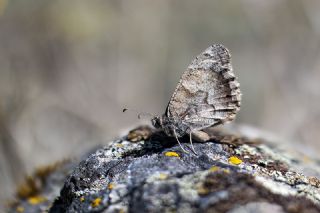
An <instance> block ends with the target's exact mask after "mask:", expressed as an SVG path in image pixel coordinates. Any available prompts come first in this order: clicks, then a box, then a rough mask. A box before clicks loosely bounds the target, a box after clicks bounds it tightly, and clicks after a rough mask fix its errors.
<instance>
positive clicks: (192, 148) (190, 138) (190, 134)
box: [189, 131, 198, 155]
mask: <svg viewBox="0 0 320 213" xmlns="http://www.w3.org/2000/svg"><path fill="white" fill-rule="evenodd" d="M189 140H190V145H191V150H192V152H193V153H194V154H195V155H198V154H197V152H196V150H195V149H194V146H193V143H192V131H190V133H189Z"/></svg>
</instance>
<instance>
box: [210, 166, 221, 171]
mask: <svg viewBox="0 0 320 213" xmlns="http://www.w3.org/2000/svg"><path fill="white" fill-rule="evenodd" d="M219 169H220V167H219V166H212V167H211V168H210V169H209V171H210V172H216V171H218V170H219Z"/></svg>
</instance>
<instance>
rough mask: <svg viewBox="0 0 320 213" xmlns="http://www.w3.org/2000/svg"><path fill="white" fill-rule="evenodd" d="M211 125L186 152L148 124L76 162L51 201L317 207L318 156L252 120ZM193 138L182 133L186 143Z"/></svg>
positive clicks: (87, 205) (85, 205)
mask: <svg viewBox="0 0 320 213" xmlns="http://www.w3.org/2000/svg"><path fill="white" fill-rule="evenodd" d="M207 133H208V134H209V135H210V137H211V140H210V141H209V142H206V143H194V147H195V150H196V152H197V155H195V154H192V152H190V153H184V152H182V151H181V148H180V147H179V146H178V145H177V144H176V141H175V139H174V138H170V137H167V136H165V135H164V134H163V133H159V132H158V133H153V132H152V131H151V129H149V128H148V127H140V128H138V129H136V130H133V131H131V132H130V133H129V134H128V135H127V136H125V137H123V138H122V139H119V140H115V141H113V142H111V143H110V144H109V145H107V146H106V147H104V148H101V149H98V150H96V151H95V152H94V153H93V154H91V155H90V156H89V157H88V158H86V159H84V160H83V161H82V162H81V163H80V164H78V166H76V167H75V168H74V169H73V171H72V172H71V174H70V175H68V176H67V177H66V179H65V182H64V185H63V187H62V189H61V192H60V196H57V197H56V198H55V199H51V198H50V199H49V198H48V199H47V201H50V202H49V203H46V205H47V209H48V210H49V212H123V213H125V212H183V213H187V212H229V213H244V212H258V213H259V212H260V213H264V212H276V213H282V212H297V213H298V212H299V213H300V212H310V213H311V212H320V205H319V203H320V189H319V187H320V181H319V179H318V178H319V177H320V167H319V161H317V160H316V159H312V158H310V156H309V157H307V156H306V153H302V152H297V151H295V150H294V149H291V148H290V147H292V146H286V147H283V143H280V142H279V141H276V140H275V139H274V138H269V137H267V136H265V135H263V134H262V133H259V132H258V133H257V132H255V131H254V130H249V129H248V128H247V129H245V128H243V129H242V130H239V129H238V131H235V130H232V131H228V132H226V131H222V130H216V129H208V130H207ZM257 136H259V137H260V139H258V138H257ZM188 140H189V139H188V137H187V138H183V139H182V141H183V142H185V143H184V146H185V148H186V149H187V150H188V147H187V146H188ZM277 144H279V145H277ZM280 144H281V146H280ZM57 172H58V171H57ZM19 205H20V207H21V206H23V205H27V204H26V203H22V202H20V203H18V204H15V206H13V207H12V208H11V211H12V212H15V211H16V212H17V207H18V206H19ZM28 205H29V206H30V205H31V204H30V203H29V204H28ZM37 205H41V204H36V205H34V207H37ZM23 207H24V208H27V207H26V206H23ZM20 210H21V209H20ZM43 210H44V209H43V208H42V211H43ZM38 212H41V211H38Z"/></svg>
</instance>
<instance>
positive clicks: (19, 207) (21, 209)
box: [16, 206, 24, 213]
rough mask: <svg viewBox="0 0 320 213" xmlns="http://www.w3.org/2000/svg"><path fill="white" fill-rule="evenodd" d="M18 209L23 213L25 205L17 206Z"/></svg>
mask: <svg viewBox="0 0 320 213" xmlns="http://www.w3.org/2000/svg"><path fill="white" fill-rule="evenodd" d="M16 210H17V212H19V213H22V212H24V207H22V206H17V208H16Z"/></svg>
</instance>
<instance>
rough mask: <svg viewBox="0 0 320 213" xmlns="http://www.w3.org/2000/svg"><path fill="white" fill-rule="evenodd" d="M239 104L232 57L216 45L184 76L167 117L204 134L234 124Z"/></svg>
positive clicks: (169, 105)
mask: <svg viewBox="0 0 320 213" xmlns="http://www.w3.org/2000/svg"><path fill="white" fill-rule="evenodd" d="M240 100H241V92H240V88H239V83H238V82H237V79H236V77H235V75H234V73H233V71H232V66H231V56H230V53H229V51H228V50H227V49H226V48H225V47H224V46H222V45H219V44H216V45H212V46H210V47H209V48H207V49H206V50H205V51H204V52H203V53H201V54H200V55H199V56H197V57H196V58H195V59H194V60H193V62H192V63H191V64H190V65H189V66H188V69H187V71H185V72H184V73H183V75H182V77H181V79H180V82H179V84H178V86H177V88H176V89H175V92H174V93H173V95H172V97H171V100H170V102H169V104H168V108H167V110H166V116H167V117H168V118H169V119H172V120H173V121H175V122H177V123H181V122H182V123H183V124H185V125H187V126H189V127H190V130H201V129H204V128H207V127H210V126H214V125H217V124H221V123H224V122H227V121H231V120H233V119H234V118H235V115H236V113H237V111H239V109H240Z"/></svg>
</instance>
